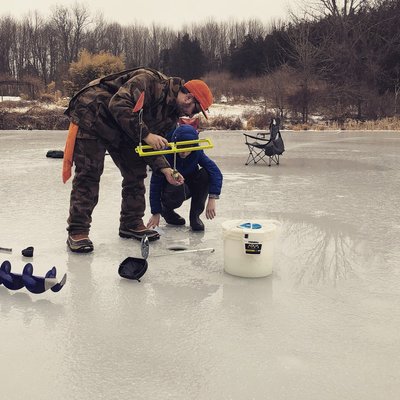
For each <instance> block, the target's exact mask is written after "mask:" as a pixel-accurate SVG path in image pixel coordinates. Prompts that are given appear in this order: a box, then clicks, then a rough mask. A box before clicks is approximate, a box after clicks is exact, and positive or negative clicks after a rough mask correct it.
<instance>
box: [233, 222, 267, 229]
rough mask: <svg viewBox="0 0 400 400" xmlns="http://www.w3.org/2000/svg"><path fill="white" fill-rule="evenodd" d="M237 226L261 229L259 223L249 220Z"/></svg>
mask: <svg viewBox="0 0 400 400" xmlns="http://www.w3.org/2000/svg"><path fill="white" fill-rule="evenodd" d="M238 228H242V229H261V228H262V225H261V224H252V223H251V222H244V223H243V224H240V225H239V226H238Z"/></svg>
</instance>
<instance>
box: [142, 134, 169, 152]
mask: <svg viewBox="0 0 400 400" xmlns="http://www.w3.org/2000/svg"><path fill="white" fill-rule="evenodd" d="M143 140H144V141H145V142H146V143H147V144H148V145H149V146H151V147H152V148H153V149H154V150H162V149H163V148H164V147H165V146H167V145H168V140H167V139H165V138H163V137H162V136H160V135H156V134H154V133H149V134H148V135H147V136H146V137H145V138H144V139H143Z"/></svg>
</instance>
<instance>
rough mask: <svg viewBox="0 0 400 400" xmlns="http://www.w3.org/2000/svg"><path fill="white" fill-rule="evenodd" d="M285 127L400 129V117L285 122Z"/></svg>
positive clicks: (351, 129)
mask: <svg viewBox="0 0 400 400" xmlns="http://www.w3.org/2000/svg"><path fill="white" fill-rule="evenodd" d="M285 129H289V130H293V131H311V130H314V131H332V130H345V131H400V117H390V118H383V119H380V120H371V121H357V120H347V121H345V122H344V123H338V122H320V123H314V124H290V123H289V124H285Z"/></svg>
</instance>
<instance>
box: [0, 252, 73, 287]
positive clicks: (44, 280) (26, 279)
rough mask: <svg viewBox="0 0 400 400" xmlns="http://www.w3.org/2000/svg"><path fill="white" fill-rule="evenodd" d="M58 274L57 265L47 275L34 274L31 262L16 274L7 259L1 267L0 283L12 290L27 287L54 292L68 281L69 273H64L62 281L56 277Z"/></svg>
mask: <svg viewBox="0 0 400 400" xmlns="http://www.w3.org/2000/svg"><path fill="white" fill-rule="evenodd" d="M56 275H57V270H56V267H53V268H52V269H51V270H49V271H48V272H47V273H46V276H45V277H40V276H34V275H33V266H32V264H31V263H28V264H26V265H25V267H24V269H23V271H22V274H14V273H12V272H11V263H10V262H9V261H7V260H6V261H4V262H3V263H2V264H1V267H0V285H1V284H3V285H4V286H5V287H6V288H7V289H10V290H19V289H22V288H23V287H26V289H27V290H28V291H29V292H31V293H43V292H45V291H46V290H49V289H51V290H52V291H53V292H59V291H60V290H61V289H62V288H63V286H64V285H65V282H66V281H67V274H64V276H63V278H62V279H61V281H58V280H57V279H56Z"/></svg>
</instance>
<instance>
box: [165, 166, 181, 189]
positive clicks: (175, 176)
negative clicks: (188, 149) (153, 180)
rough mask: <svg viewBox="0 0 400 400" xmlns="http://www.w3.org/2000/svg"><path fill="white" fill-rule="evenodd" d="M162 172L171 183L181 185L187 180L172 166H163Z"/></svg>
mask: <svg viewBox="0 0 400 400" xmlns="http://www.w3.org/2000/svg"><path fill="white" fill-rule="evenodd" d="M160 172H162V173H163V174H164V176H165V179H166V180H167V181H168V183H169V184H171V185H174V186H179V185H182V184H183V182H185V178H184V177H183V176H182V175H181V174H180V173H179V172H178V171H174V170H173V169H172V168H161V169H160Z"/></svg>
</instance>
